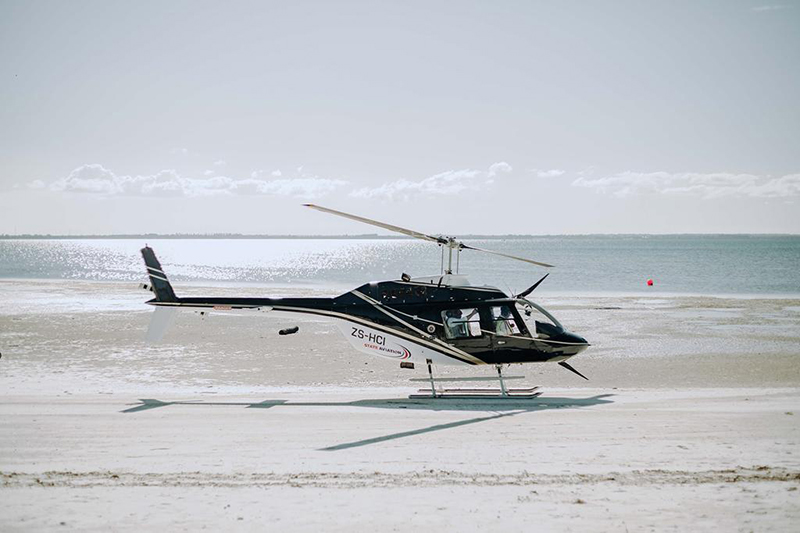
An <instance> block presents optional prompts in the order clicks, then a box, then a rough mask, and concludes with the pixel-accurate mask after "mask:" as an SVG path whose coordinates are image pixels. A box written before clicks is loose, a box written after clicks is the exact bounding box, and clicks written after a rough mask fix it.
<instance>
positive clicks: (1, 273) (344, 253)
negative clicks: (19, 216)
mask: <svg viewBox="0 0 800 533" xmlns="http://www.w3.org/2000/svg"><path fill="white" fill-rule="evenodd" d="M467 242H468V243H469V244H473V245H475V246H478V247H482V248H488V249H492V250H496V251H499V252H504V253H509V254H514V255H519V256H523V257H529V258H532V259H535V260H539V261H543V262H547V263H551V264H553V265H555V268H552V269H544V268H541V267H536V266H532V265H528V264H525V263H521V262H517V261H512V260H508V259H504V258H499V257H494V256H490V255H486V254H482V253H480V252H474V251H469V250H466V251H463V252H462V254H461V258H460V265H459V266H460V271H461V273H462V274H467V275H469V277H470V280H471V282H472V283H473V284H476V285H483V284H488V285H494V286H497V287H499V288H501V289H503V290H507V291H514V292H519V291H521V290H523V289H525V288H526V287H528V286H530V285H531V284H532V283H534V282H535V281H536V280H538V279H539V278H540V277H541V276H543V275H544V274H545V273H546V272H549V273H550V277H549V278H548V279H547V280H546V281H545V282H544V283H543V284H542V286H540V288H539V289H537V293H540V294H546V293H550V294H560V293H569V294H585V295H596V294H665V293H667V294H697V295H771V296H797V295H798V294H800V236H765V235H732V236H727V235H657V236H653V235H608V236H545V237H538V236H532V237H515V238H486V239H475V240H468V241H467ZM144 244H145V242H144V240H142V241H139V240H136V239H75V240H63V239H54V240H44V239H32V240H15V239H9V240H0V278H5V279H48V280H52V279H65V280H98V281H131V282H138V281H145V279H146V277H145V270H144V267H143V263H142V260H141V256H140V255H139V249H140V248H141V247H142V246H143V245H144ZM148 244H149V245H150V246H152V247H153V248H154V250H155V251H156V254H157V255H158V257H159V259H160V260H161V263H162V266H163V267H164V269H165V271H166V273H167V275H168V276H169V277H170V279H171V280H172V281H173V283H174V284H175V285H176V286H178V292H180V291H179V285H180V283H181V282H193V283H207V284H238V283H253V284H262V285H269V286H283V285H296V286H304V287H318V288H329V289H330V290H331V291H332V292H336V291H337V290H344V289H347V288H352V287H355V286H358V285H361V284H362V283H365V282H368V281H376V280H382V279H397V278H399V277H400V274H401V273H402V272H406V273H408V274H410V275H411V276H412V277H415V276H422V275H426V274H438V273H439V272H440V265H441V254H440V249H439V248H438V247H437V246H436V245H434V244H430V243H427V242H422V241H416V240H412V239H380V238H376V239H152V238H151V239H148ZM648 278H652V279H653V280H654V286H653V287H647V285H646V280H647V279H648Z"/></svg>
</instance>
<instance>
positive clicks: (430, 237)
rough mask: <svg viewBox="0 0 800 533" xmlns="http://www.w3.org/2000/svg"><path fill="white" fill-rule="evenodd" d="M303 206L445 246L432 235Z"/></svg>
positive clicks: (311, 206)
mask: <svg viewBox="0 0 800 533" xmlns="http://www.w3.org/2000/svg"><path fill="white" fill-rule="evenodd" d="M303 205H304V206H305V207H310V208H311V209H316V210H317V211H322V212H323V213H330V214H331V215H337V216H340V217H344V218H349V219H350V220H355V221H357V222H363V223H364V224H369V225H371V226H377V227H379V228H383V229H388V230H389V231H395V232H397V233H402V234H403V235H408V236H409V237H414V238H417V239H422V240H425V241H431V242H435V243H437V244H447V239H445V238H442V237H436V236H434V235H426V234H425V233H420V232H418V231H414V230H411V229H406V228H401V227H400V226H393V225H391V224H386V223H384V222H378V221H377V220H372V219H369V218H364V217H360V216H357V215H351V214H349V213H342V212H341V211H336V210H335V209H328V208H327V207H322V206H321V205H314V204H303Z"/></svg>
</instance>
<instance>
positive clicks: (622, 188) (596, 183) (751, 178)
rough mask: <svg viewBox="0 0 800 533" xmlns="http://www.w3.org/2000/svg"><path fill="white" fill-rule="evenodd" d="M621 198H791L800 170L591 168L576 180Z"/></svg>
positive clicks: (579, 184) (798, 187)
mask: <svg viewBox="0 0 800 533" xmlns="http://www.w3.org/2000/svg"><path fill="white" fill-rule="evenodd" d="M572 185H573V186H575V187H586V188H590V189H595V190H596V191H598V192H601V193H605V194H611V195H614V196H617V197H620V198H624V197H627V196H635V195H639V194H676V195H692V196H699V197H701V198H723V197H752V198H788V197H792V196H798V195H800V174H789V175H786V176H783V177H780V178H773V177H770V176H757V175H754V174H731V173H725V172H718V173H710V174H700V173H693V172H684V173H670V172H622V173H619V174H615V175H613V176H608V177H600V178H595V177H592V175H591V172H590V173H587V174H584V175H582V176H580V177H579V178H578V179H576V180H575V181H573V182H572Z"/></svg>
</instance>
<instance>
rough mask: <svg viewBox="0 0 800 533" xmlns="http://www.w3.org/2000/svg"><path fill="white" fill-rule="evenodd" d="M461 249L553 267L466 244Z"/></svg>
mask: <svg viewBox="0 0 800 533" xmlns="http://www.w3.org/2000/svg"><path fill="white" fill-rule="evenodd" d="M461 247H462V248H465V249H467V250H476V251H478V252H484V253H487V254H492V255H499V256H500V257H506V258H508V259H516V260H517V261H524V262H525V263H530V264H532V265H539V266H542V267H547V268H552V267H553V265H549V264H547V263H540V262H539V261H534V260H533V259H525V258H524V257H517V256H516V255H508V254H504V253H502V252H495V251H493V250H484V249H483V248H476V247H475V246H469V245H467V244H462V245H461Z"/></svg>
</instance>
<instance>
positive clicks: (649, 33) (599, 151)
mask: <svg viewBox="0 0 800 533" xmlns="http://www.w3.org/2000/svg"><path fill="white" fill-rule="evenodd" d="M769 1H770V0H767V2H769ZM779 2H780V3H764V2H763V1H760V0H754V1H734V0H724V1H702V0H696V1H687V2H680V1H677V2H648V1H630V2H628V1H619V2H615V1H608V2H588V1H585V2H572V1H568V0H567V1H553V2H538V1H532V0H527V1H520V2H514V1H496V2H488V1H485V2H470V1H453V2H440V1H434V0H427V1H419V2H418V1H404V2H378V1H368V2H349V1H343V0H342V1H336V2H303V1H296V2H285V1H282V2H268V1H259V2H240V1H226V2H204V1H186V2H184V1H167V2H163V1H158V2H146V1H137V2H117V1H98V2H88V1H81V0H75V1H70V2H56V1H50V2H40V1H9V0H0V76H2V83H0V233H6V234H20V233H52V234H86V233H91V234H111V233H137V234H138V233H148V232H157V233H226V232H234V233H246V234H247V233H249V234H282V235H285V234H362V233H372V232H374V231H378V232H380V231H379V230H375V229H374V228H370V227H368V226H362V225H359V224H358V223H356V222H353V221H348V220H344V219H338V218H336V217H332V216H330V215H326V214H323V213H319V212H316V211H313V210H310V209H307V208H304V207H302V204H303V203H306V202H312V203H317V204H320V205H323V206H327V207H330V208H333V209H338V210H341V211H347V212H352V213H355V214H358V215H361V216H365V217H370V218H376V219H379V220H383V221H386V222H389V223H392V224H396V225H400V226H406V227H410V228H413V229H416V230H419V231H423V232H426V233H444V234H450V235H459V234H507V233H515V234H585V233H800V68H798V65H800V1H787V0H783V1H780V0H779Z"/></svg>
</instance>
